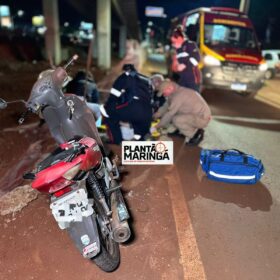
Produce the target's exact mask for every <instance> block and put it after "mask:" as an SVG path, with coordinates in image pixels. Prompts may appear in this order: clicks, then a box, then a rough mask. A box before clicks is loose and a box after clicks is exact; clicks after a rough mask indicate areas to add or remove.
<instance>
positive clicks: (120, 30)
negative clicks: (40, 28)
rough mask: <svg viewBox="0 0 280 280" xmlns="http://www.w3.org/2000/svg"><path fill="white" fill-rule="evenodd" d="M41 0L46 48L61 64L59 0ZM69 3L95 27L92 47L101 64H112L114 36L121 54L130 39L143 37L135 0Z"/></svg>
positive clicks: (101, 65)
mask: <svg viewBox="0 0 280 280" xmlns="http://www.w3.org/2000/svg"><path fill="white" fill-rule="evenodd" d="M42 1H43V12H44V17H45V24H46V27H47V31H46V36H45V38H46V49H47V50H48V51H47V52H48V55H49V56H52V57H53V58H54V62H55V64H58V63H60V61H61V45H60V36H59V6H58V0H42ZM69 3H70V4H71V6H72V7H73V8H74V9H75V10H77V11H78V12H79V13H80V14H81V16H83V18H85V19H86V20H87V21H90V22H92V23H93V24H94V26H96V29H95V40H94V41H95V43H94V44H93V47H94V54H95V56H96V57H97V63H98V66H99V67H103V68H110V66H111V49H112V35H114V40H117V41H118V45H119V56H120V57H122V56H123V55H124V54H125V43H126V39H127V38H131V39H137V40H139V39H140V28H139V24H138V15H137V3H136V0H126V1H122V0H82V1H76V0H69ZM116 34H117V37H118V38H115V37H116Z"/></svg>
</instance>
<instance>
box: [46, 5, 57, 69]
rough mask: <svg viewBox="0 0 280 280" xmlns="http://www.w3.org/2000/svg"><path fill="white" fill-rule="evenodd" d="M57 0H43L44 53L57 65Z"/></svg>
mask: <svg viewBox="0 0 280 280" xmlns="http://www.w3.org/2000/svg"><path fill="white" fill-rule="evenodd" d="M57 1H58V0H43V12H44V17H45V25H46V27H47V30H46V33H45V45H46V54H47V57H48V59H50V60H51V61H52V59H53V58H54V63H55V64H56V65H58V64H59V63H60V62H61V44H60V35H59V17H58V2H57Z"/></svg>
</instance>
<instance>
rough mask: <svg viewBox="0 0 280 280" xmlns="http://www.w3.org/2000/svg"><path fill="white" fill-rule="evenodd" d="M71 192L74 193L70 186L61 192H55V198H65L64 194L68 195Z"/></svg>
mask: <svg viewBox="0 0 280 280" xmlns="http://www.w3.org/2000/svg"><path fill="white" fill-rule="evenodd" d="M71 191H72V189H71V187H70V186H68V187H66V188H64V189H62V190H59V191H57V192H55V193H54V196H55V197H60V196H63V195H64V194H66V193H68V192H71Z"/></svg>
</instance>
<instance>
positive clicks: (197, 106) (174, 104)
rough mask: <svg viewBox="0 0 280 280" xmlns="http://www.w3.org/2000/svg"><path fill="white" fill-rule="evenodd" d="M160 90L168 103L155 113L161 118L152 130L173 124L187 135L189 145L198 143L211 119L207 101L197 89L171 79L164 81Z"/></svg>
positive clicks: (186, 140) (155, 115) (186, 139)
mask: <svg viewBox="0 0 280 280" xmlns="http://www.w3.org/2000/svg"><path fill="white" fill-rule="evenodd" d="M160 91H161V92H162V93H163V95H164V96H165V97H166V98H167V104H165V106H163V107H162V108H160V110H159V111H158V112H157V113H155V114H154V118H161V120H160V122H159V123H158V124H157V125H156V126H155V127H153V128H152V129H151V130H155V129H158V128H163V127H167V126H168V125H169V124H173V125H174V126H175V127H176V128H177V129H178V130H179V132H180V133H181V134H183V135H184V136H185V143H186V144H187V145H198V144H199V143H200V142H201V141H202V139H203V134H204V130H203V129H204V128H205V127H206V126H207V125H208V123H209V121H210V119H211V111H210V109H209V107H208V105H207V103H206V101H205V100H204V99H203V98H202V97H201V96H200V95H199V94H198V93H197V92H196V91H194V90H192V89H189V88H185V87H181V86H179V85H178V84H176V83H174V82H171V81H164V82H162V83H161V85H160ZM151 132H152V131H151Z"/></svg>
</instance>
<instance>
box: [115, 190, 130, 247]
mask: <svg viewBox="0 0 280 280" xmlns="http://www.w3.org/2000/svg"><path fill="white" fill-rule="evenodd" d="M111 209H112V222H111V224H112V234H113V236H112V237H113V239H114V240H115V241H116V242H118V243H123V242H125V241H127V240H128V239H129V238H130V235H131V231H130V228H129V225H128V222H127V219H128V218H129V214H128V211H127V208H126V206H125V203H124V200H123V196H122V193H121V192H120V190H116V191H114V192H113V193H112V194H111Z"/></svg>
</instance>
